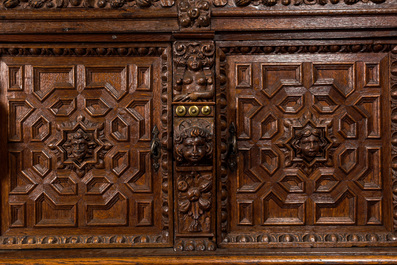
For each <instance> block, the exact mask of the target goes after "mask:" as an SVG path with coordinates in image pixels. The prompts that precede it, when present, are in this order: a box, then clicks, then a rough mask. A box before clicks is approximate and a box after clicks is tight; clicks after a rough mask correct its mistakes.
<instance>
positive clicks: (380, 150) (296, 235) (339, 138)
mask: <svg viewBox="0 0 397 265" xmlns="http://www.w3.org/2000/svg"><path fill="white" fill-rule="evenodd" d="M220 45H221V47H222V45H225V47H229V44H220ZM283 48H284V47H282V48H280V49H283ZM261 49H263V51H267V49H266V48H265V47H258V48H256V49H252V50H251V51H255V52H253V54H250V53H247V54H244V53H243V54H241V53H239V52H237V51H235V50H233V49H225V50H223V48H220V51H221V52H224V53H225V54H226V56H225V58H226V59H223V58H219V60H220V61H221V63H220V64H221V65H220V72H219V73H220V75H222V73H223V71H226V75H227V80H228V82H227V83H226V84H225V85H222V84H221V88H220V92H219V93H220V98H222V97H225V98H227V100H228V102H227V103H228V104H227V107H225V109H224V110H223V109H222V107H221V112H220V113H221V114H220V118H218V119H217V122H218V123H219V124H220V127H222V128H223V126H222V123H223V122H224V119H225V120H226V121H227V125H228V126H226V129H221V134H222V135H221V136H219V138H218V139H219V140H220V141H221V143H223V142H224V143H226V144H227V143H228V141H231V139H232V137H231V136H233V134H232V133H233V132H231V131H228V130H227V128H228V127H229V126H230V124H231V122H234V123H235V124H236V126H235V127H236V128H235V131H236V138H237V139H236V140H237V146H236V149H237V152H236V154H233V157H232V158H230V161H229V160H228V159H229V158H228V155H229V153H227V151H228V150H231V149H230V148H231V147H229V146H227V145H225V152H223V151H222V150H223V149H222V148H221V149H220V150H221V153H222V155H221V156H219V157H220V158H222V159H225V164H224V165H221V168H220V170H219V171H218V173H219V174H220V181H221V183H220V186H221V189H222V195H221V196H220V199H219V201H218V204H220V208H221V211H222V212H221V214H222V215H220V216H221V217H222V220H221V221H219V222H218V224H219V225H220V227H221V228H220V231H221V232H222V234H221V237H222V240H224V241H223V243H222V246H225V247H239V246H240V245H241V246H243V244H244V242H249V243H250V244H251V243H252V246H255V247H258V246H259V245H263V246H265V244H269V243H270V242H271V243H272V246H277V247H284V246H286V244H287V243H288V242H291V244H289V246H291V247H296V246H302V247H304V246H307V244H309V245H310V246H314V245H313V244H312V242H316V244H317V243H320V242H321V244H320V245H322V244H323V243H326V242H334V241H337V242H338V245H339V242H342V241H343V242H350V241H354V240H358V241H360V242H361V241H365V242H369V241H371V244H375V245H376V243H372V238H374V237H375V238H376V239H377V240H379V241H382V242H384V241H387V240H388V239H383V238H386V235H385V234H387V235H388V236H390V235H391V234H390V231H391V226H392V223H391V221H390V220H387V221H386V220H385V217H387V216H388V215H390V213H389V212H390V211H391V209H392V207H391V198H390V196H389V195H387V194H386V195H385V194H384V193H385V192H387V190H386V188H387V189H388V187H389V185H390V180H389V178H390V176H389V174H390V172H389V170H388V165H389V164H388V162H387V161H388V159H389V152H390V150H389V147H388V143H387V138H388V137H389V131H388V128H383V127H382V126H384V125H388V124H389V121H387V116H388V113H389V110H388V109H387V106H388V105H389V102H388V97H389V96H388V94H387V93H389V91H388V90H387V85H384V84H387V81H385V77H387V75H388V74H387V71H388V69H387V68H386V63H385V62H387V59H388V55H387V54H385V53H383V54H381V53H379V54H374V53H372V54H361V53H357V54H353V53H352V54H348V55H347V54H345V53H338V54H332V56H331V55H330V54H325V53H311V52H310V53H309V52H308V53H305V52H303V51H302V53H301V52H299V54H289V53H287V52H285V53H284V54H283V52H280V53H278V52H277V53H276V54H266V53H264V54H261V52H260V50H261ZM308 49H309V48H308ZM247 50H250V48H248V49H247ZM309 50H310V49H309ZM239 51H240V52H241V51H242V49H241V50H239ZM327 52H330V51H327ZM228 55H232V56H228ZM355 57H357V58H356V59H355ZM223 62H225V65H226V66H225V67H223V65H222V63H223ZM250 78H251V79H252V80H251V79H250ZM249 80H251V82H252V84H251V85H250V86H248V85H247V84H249V82H248V81H249ZM243 86H246V89H242V88H244V87H243ZM222 89H225V92H223V90H222ZM229 101H231V102H229ZM394 108H395V107H393V109H394ZM222 111H223V112H222ZM385 119H386V120H385ZM392 148H393V149H392V152H395V151H396V150H395V149H394V147H392ZM223 155H225V158H223ZM233 159H234V160H233ZM389 162H390V161H389ZM232 163H235V166H234V168H235V169H234V170H233V167H230V169H229V168H228V169H227V170H225V169H224V168H223V166H225V168H226V167H227V166H230V165H232ZM229 189H230V190H229ZM223 194H225V196H223ZM229 205H231V206H230V208H228V207H229ZM385 207H388V208H385ZM224 216H225V218H224V219H223V217H224ZM367 225H368V228H367V227H366V226H367ZM369 225H370V226H369ZM244 226H249V227H244ZM286 227H288V228H286ZM370 227H371V228H370ZM350 231H354V232H350ZM367 231H368V232H367ZM285 233H288V235H286V234H285ZM344 233H352V234H351V235H345V234H344ZM354 233H357V235H355V234H354ZM370 235H371V236H370ZM372 235H375V236H374V237H373V236H372ZM370 238H371V239H370ZM230 243H232V244H230ZM254 243H257V244H258V245H257V244H254ZM341 245H346V244H344V243H342V244H341ZM333 246H334V245H333ZM346 246H351V244H350V245H349V244H347V245H346Z"/></svg>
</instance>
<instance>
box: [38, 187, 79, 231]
mask: <svg viewBox="0 0 397 265" xmlns="http://www.w3.org/2000/svg"><path fill="white" fill-rule="evenodd" d="M34 206H35V207H34V211H35V226H40V227H65V226H75V225H76V224H77V205H75V204H57V203H55V202H54V201H53V200H52V199H51V198H50V197H48V195H46V194H45V193H42V194H41V195H40V196H38V197H37V198H36V199H35V204H34Z"/></svg>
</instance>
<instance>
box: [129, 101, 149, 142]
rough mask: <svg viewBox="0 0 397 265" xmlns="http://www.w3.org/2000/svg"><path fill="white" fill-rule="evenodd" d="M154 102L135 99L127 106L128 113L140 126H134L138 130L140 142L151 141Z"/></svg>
mask: <svg viewBox="0 0 397 265" xmlns="http://www.w3.org/2000/svg"><path fill="white" fill-rule="evenodd" d="M151 109H152V100H136V99H134V100H133V101H131V102H130V103H129V104H128V105H127V111H128V112H129V113H130V114H131V116H132V117H133V118H134V119H135V120H136V121H137V122H138V126H134V128H135V130H138V135H139V140H140V141H149V140H150V129H151V123H152V119H153V117H152V112H151Z"/></svg>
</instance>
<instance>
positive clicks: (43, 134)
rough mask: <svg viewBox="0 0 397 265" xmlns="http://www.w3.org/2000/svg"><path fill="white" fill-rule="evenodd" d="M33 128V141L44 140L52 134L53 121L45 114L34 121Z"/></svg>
mask: <svg viewBox="0 0 397 265" xmlns="http://www.w3.org/2000/svg"><path fill="white" fill-rule="evenodd" d="M31 130H32V134H31V137H32V141H33V142H41V141H44V140H45V139H46V138H47V137H48V136H49V135H50V132H51V123H50V122H49V121H48V120H47V119H46V118H44V117H43V116H40V117H39V118H38V119H37V120H36V121H35V122H33V124H32V126H31Z"/></svg>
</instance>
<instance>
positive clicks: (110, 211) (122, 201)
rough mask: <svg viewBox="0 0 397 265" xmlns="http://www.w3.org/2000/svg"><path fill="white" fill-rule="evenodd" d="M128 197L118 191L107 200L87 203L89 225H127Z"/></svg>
mask: <svg viewBox="0 0 397 265" xmlns="http://www.w3.org/2000/svg"><path fill="white" fill-rule="evenodd" d="M127 222H128V199H127V198H126V197H125V196H124V195H122V194H121V193H120V192H117V193H116V194H114V195H113V196H111V197H108V199H107V200H106V201H105V202H102V203H99V202H98V203H96V204H88V205H87V225H90V226H91V225H105V226H113V225H126V224H127Z"/></svg>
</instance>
